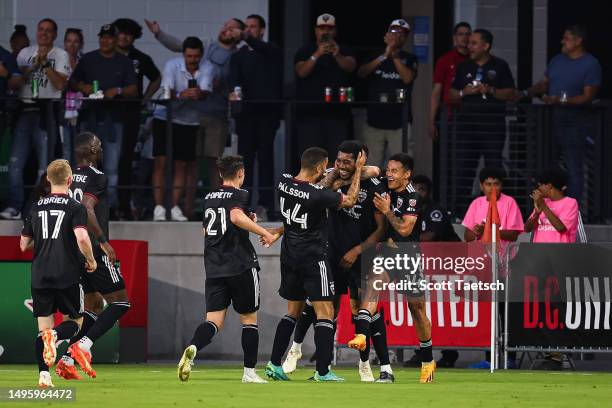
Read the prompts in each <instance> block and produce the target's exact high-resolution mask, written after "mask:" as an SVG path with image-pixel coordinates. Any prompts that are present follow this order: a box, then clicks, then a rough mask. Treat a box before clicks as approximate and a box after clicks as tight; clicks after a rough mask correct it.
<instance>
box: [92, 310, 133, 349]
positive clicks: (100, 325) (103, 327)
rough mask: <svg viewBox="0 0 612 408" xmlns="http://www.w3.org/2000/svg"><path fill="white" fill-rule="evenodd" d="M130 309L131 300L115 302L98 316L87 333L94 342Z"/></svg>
mask: <svg viewBox="0 0 612 408" xmlns="http://www.w3.org/2000/svg"><path fill="white" fill-rule="evenodd" d="M128 310H130V302H113V303H111V304H110V305H108V307H107V308H106V309H104V311H103V312H102V313H101V314H100V316H99V317H98V320H96V322H95V323H94V324H93V325H92V326H91V328H90V329H89V330H88V331H87V333H85V336H87V338H89V339H90V340H91V341H92V342H95V341H96V340H98V339H99V338H100V337H102V336H103V335H104V333H106V332H107V331H109V330H110V329H111V328H112V327H113V326H114V325H115V323H116V322H117V321H118V320H119V319H120V318H121V316H123V315H124V314H126V313H127V312H128Z"/></svg>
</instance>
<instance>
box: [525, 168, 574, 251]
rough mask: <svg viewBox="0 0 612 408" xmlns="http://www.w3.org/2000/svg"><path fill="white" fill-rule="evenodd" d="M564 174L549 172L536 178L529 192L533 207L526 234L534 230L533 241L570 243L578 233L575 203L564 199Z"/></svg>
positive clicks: (565, 176) (526, 226)
mask: <svg viewBox="0 0 612 408" xmlns="http://www.w3.org/2000/svg"><path fill="white" fill-rule="evenodd" d="M566 184H567V173H565V172H564V171H563V170H561V169H554V168H553V169H549V170H547V171H545V172H544V173H543V174H542V175H541V176H540V177H539V179H538V188H537V189H536V190H534V191H533V193H531V196H530V197H531V198H533V206H534V207H535V208H534V210H533V213H531V216H529V219H527V222H526V223H525V232H531V231H533V239H532V241H533V242H549V243H573V242H576V232H577V230H578V217H579V213H578V202H577V201H576V200H575V199H573V198H571V197H566V196H565V187H566Z"/></svg>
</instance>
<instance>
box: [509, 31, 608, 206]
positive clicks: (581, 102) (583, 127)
mask: <svg viewBox="0 0 612 408" xmlns="http://www.w3.org/2000/svg"><path fill="white" fill-rule="evenodd" d="M586 40H587V33H586V30H585V28H584V27H582V26H571V27H568V28H567V29H566V30H565V32H564V33H563V39H562V40H561V45H562V47H561V53H560V54H558V55H556V56H555V57H554V58H553V59H552V60H550V62H549V63H548V68H547V70H546V72H545V73H544V77H543V78H542V80H541V81H540V82H538V83H537V84H535V85H533V86H532V87H530V88H527V89H525V90H524V91H522V92H521V93H520V96H525V97H526V96H534V95H542V100H543V101H544V102H545V103H546V104H548V105H553V106H555V108H554V109H553V112H552V114H553V116H552V125H553V140H554V143H555V147H556V150H557V151H558V154H559V155H560V156H562V157H563V162H564V163H565V167H566V168H567V171H568V173H569V182H568V185H567V195H568V196H570V197H573V198H575V199H577V200H580V199H581V198H582V190H583V187H584V157H585V153H586V146H587V137H588V135H589V132H592V129H591V126H592V125H593V123H594V118H593V117H592V115H591V114H590V112H589V110H588V109H578V108H576V107H585V108H586V107H588V106H589V105H590V104H591V103H592V102H593V100H594V99H595V97H596V96H597V92H598V91H599V88H600V87H601V81H602V71H601V65H600V64H599V61H598V60H597V58H595V57H594V56H593V55H591V54H590V53H589V52H587V50H586V48H585V43H586ZM561 106H572V107H574V108H573V109H562V108H559V107H561Z"/></svg>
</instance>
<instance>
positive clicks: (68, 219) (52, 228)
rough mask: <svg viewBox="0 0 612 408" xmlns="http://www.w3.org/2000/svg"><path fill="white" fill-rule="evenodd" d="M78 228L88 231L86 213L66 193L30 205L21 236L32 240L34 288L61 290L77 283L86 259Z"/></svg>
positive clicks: (53, 195)
mask: <svg viewBox="0 0 612 408" xmlns="http://www.w3.org/2000/svg"><path fill="white" fill-rule="evenodd" d="M77 228H84V229H87V210H86V209H85V207H84V206H83V205H81V204H80V203H78V202H77V201H75V200H73V199H72V198H70V197H69V196H68V195H67V194H50V195H48V196H45V197H43V198H41V199H39V200H38V201H37V202H36V203H35V204H34V205H33V206H32V209H31V210H30V213H29V215H28V217H27V218H26V220H25V222H24V225H23V230H22V232H21V235H24V236H28V237H31V238H32V239H33V240H34V260H33V261H32V287H33V288H35V289H63V288H67V287H68V286H71V285H74V284H76V283H78V282H79V276H80V274H81V272H83V271H84V269H85V257H84V256H83V255H82V254H81V251H80V250H79V246H78V244H77V241H76V237H75V235H74V230H75V229H77Z"/></svg>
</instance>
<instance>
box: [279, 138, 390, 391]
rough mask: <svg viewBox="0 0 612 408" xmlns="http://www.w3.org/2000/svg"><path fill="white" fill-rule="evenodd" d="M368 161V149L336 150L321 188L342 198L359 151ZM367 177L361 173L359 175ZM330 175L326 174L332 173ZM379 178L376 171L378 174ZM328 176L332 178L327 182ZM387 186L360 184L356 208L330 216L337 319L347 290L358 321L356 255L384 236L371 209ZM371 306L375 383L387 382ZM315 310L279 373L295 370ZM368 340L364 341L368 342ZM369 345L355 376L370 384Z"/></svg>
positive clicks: (385, 356) (381, 335) (385, 354)
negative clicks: (377, 374) (376, 368)
mask: <svg viewBox="0 0 612 408" xmlns="http://www.w3.org/2000/svg"><path fill="white" fill-rule="evenodd" d="M362 150H363V152H364V154H365V155H366V157H367V147H366V146H364V145H362V144H360V143H357V142H355V141H351V140H347V141H344V142H342V143H341V144H340V146H339V147H338V155H337V157H336V160H335V163H334V167H333V168H332V169H329V170H328V172H327V175H326V177H325V180H326V181H328V182H327V183H325V184H330V186H331V189H332V190H333V191H339V192H342V193H344V194H346V193H347V192H348V188H349V185H350V184H351V180H352V178H353V174H354V172H355V168H356V164H357V156H358V154H359V152H360V151H362ZM364 171H366V170H364ZM332 172H333V173H335V174H331V173H332ZM377 173H378V171H377ZM330 176H331V177H330ZM385 191H386V186H385V185H384V183H383V182H382V181H381V180H380V179H379V178H377V177H369V178H364V177H363V172H362V178H361V182H360V185H359V193H358V195H357V202H356V203H355V205H354V206H352V207H350V208H341V209H338V210H336V211H330V214H329V250H330V251H329V261H330V267H331V271H332V272H333V277H334V286H335V291H336V298H335V299H334V310H335V312H336V315H337V313H338V309H339V305H340V298H341V296H342V294H345V293H347V291H348V289H349V288H350V295H351V309H352V312H353V319H355V318H356V317H357V314H358V310H359V308H360V295H361V259H360V257H361V254H362V253H363V252H365V251H367V250H368V249H369V248H371V247H373V246H375V245H376V244H377V243H378V242H379V241H381V240H382V239H383V238H384V236H385V232H386V228H385V220H384V216H383V215H382V214H381V213H379V212H378V211H377V210H376V208H375V207H374V194H375V193H379V194H382V193H384V192H385ZM376 306H377V305H376V304H374V305H373V315H374V317H375V318H374V317H373V319H372V320H373V327H372V328H371V331H372V333H374V334H375V335H374V336H372V341H373V343H374V348H375V349H376V351H377V354H378V356H379V359H380V361H381V376H380V378H379V379H378V380H377V381H378V382H392V381H393V372H392V370H391V366H390V364H389V351H388V347H387V340H386V328H385V326H384V321H383V319H382V318H380V314H379V313H377V311H376ZM314 315H315V313H314V309H313V308H312V306H311V304H310V302H307V304H306V306H305V308H304V311H303V312H302V314H301V316H300V319H299V320H298V322H297V325H296V328H295V333H294V338H293V345H292V346H291V349H290V350H289V353H288V354H287V359H286V360H285V362H284V363H283V371H284V372H285V373H291V372H293V371H295V369H296V363H297V361H298V360H299V359H300V357H301V355H302V353H301V346H302V342H303V340H304V336H305V335H306V332H307V331H308V329H309V327H310V325H311V324H312V322H313V320H314V319H315V316H314ZM368 340H369V339H368ZM369 354H370V348H369V341H367V342H366V347H365V349H364V350H362V351H360V361H359V376H360V378H361V381H363V382H373V381H374V377H373V375H372V369H371V368H370V362H369Z"/></svg>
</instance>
